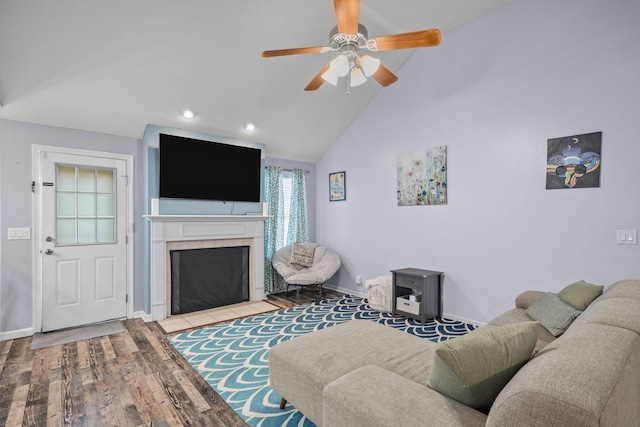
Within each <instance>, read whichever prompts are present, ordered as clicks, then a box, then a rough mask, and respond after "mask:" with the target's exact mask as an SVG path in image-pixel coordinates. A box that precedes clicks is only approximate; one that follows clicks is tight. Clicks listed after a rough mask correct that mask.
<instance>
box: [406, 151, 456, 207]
mask: <svg viewBox="0 0 640 427" xmlns="http://www.w3.org/2000/svg"><path fill="white" fill-rule="evenodd" d="M446 204H447V146H446V145H442V146H439V147H432V148H428V149H426V150H421V151H414V152H411V153H404V154H398V206H417V205H446Z"/></svg>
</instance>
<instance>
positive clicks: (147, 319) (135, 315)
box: [133, 311, 153, 323]
mask: <svg viewBox="0 0 640 427" xmlns="http://www.w3.org/2000/svg"><path fill="white" fill-rule="evenodd" d="M133 318H134V319H142V320H143V321H144V322H145V323H148V322H151V320H153V319H152V318H151V315H150V314H147V313H145V312H144V311H136V312H134V313H133Z"/></svg>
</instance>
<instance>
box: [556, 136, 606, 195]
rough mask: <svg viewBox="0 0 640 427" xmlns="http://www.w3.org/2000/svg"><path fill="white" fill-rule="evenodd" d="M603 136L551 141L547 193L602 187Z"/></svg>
mask: <svg viewBox="0 0 640 427" xmlns="http://www.w3.org/2000/svg"><path fill="white" fill-rule="evenodd" d="M601 152H602V132H592V133H585V134H582V135H573V136H563V137H560V138H552V139H548V140H547V190H553V189H561V188H591V187H600V162H601V159H600V153H601Z"/></svg>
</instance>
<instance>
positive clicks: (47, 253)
mask: <svg viewBox="0 0 640 427" xmlns="http://www.w3.org/2000/svg"><path fill="white" fill-rule="evenodd" d="M44 253H45V255H51V254H52V253H53V251H52V250H51V249H47V250H46V251H44Z"/></svg>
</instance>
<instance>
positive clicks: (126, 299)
mask: <svg viewBox="0 0 640 427" xmlns="http://www.w3.org/2000/svg"><path fill="white" fill-rule="evenodd" d="M124 302H129V294H126V295H125V297H124Z"/></svg>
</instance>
